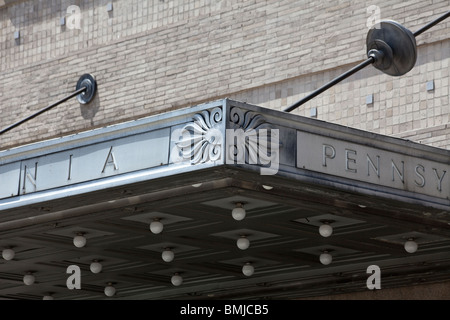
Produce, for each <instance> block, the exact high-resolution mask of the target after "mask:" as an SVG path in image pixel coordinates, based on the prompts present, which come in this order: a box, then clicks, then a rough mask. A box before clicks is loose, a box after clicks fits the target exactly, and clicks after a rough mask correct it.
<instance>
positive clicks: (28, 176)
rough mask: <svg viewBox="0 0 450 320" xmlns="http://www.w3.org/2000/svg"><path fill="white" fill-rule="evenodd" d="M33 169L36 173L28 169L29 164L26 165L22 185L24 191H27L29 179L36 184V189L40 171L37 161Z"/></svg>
mask: <svg viewBox="0 0 450 320" xmlns="http://www.w3.org/2000/svg"><path fill="white" fill-rule="evenodd" d="M33 171H34V174H33V173H32V172H30V171H29V170H28V167H27V166H25V168H24V175H23V186H22V191H23V192H26V189H27V181H29V182H31V184H32V185H33V186H34V189H36V180H37V171H38V163H37V162H36V163H35V165H34V170H33Z"/></svg>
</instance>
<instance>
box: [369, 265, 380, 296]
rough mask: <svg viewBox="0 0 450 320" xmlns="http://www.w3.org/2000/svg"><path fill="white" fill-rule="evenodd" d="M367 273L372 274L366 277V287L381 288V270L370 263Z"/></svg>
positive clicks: (371, 288)
mask: <svg viewBox="0 0 450 320" xmlns="http://www.w3.org/2000/svg"><path fill="white" fill-rule="evenodd" d="M367 273H372V275H371V276H370V277H369V278H367V282H366V284H367V288H368V289H369V290H373V289H381V270H380V267H379V266H377V265H371V266H368V267H367Z"/></svg>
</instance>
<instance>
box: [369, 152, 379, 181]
mask: <svg viewBox="0 0 450 320" xmlns="http://www.w3.org/2000/svg"><path fill="white" fill-rule="evenodd" d="M370 167H372V169H373V170H374V171H375V173H376V174H377V177H378V178H379V177H380V156H378V155H377V165H376V166H375V164H374V163H373V161H372V159H371V158H370V156H369V155H367V176H370Z"/></svg>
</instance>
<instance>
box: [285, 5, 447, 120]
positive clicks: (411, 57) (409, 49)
mask: <svg viewBox="0 0 450 320" xmlns="http://www.w3.org/2000/svg"><path fill="white" fill-rule="evenodd" d="M449 16H450V11H448V12H446V13H445V14H443V15H442V16H440V17H439V18H437V19H435V20H433V21H432V22H430V23H428V24H426V25H425V26H423V27H422V28H420V29H419V30H417V31H416V32H414V33H412V32H411V31H409V30H408V29H406V28H405V27H403V26H402V25H400V24H398V23H397V22H395V21H384V22H383V21H382V22H381V23H380V28H372V29H371V30H370V31H369V33H368V35H367V40H366V42H367V49H368V52H367V56H368V58H367V59H366V60H364V61H363V62H361V63H360V64H358V65H356V66H355V67H353V68H352V69H350V70H349V71H347V72H345V73H343V74H342V75H340V76H338V77H336V78H334V79H333V80H331V81H330V82H328V83H327V84H325V85H323V86H322V87H320V88H318V89H316V90H315V91H313V92H312V93H310V94H309V95H307V96H306V97H304V98H302V99H301V100H299V101H297V102H295V103H294V104H292V105H291V106H289V107H287V108H286V109H284V110H283V111H286V112H291V111H292V110H294V109H296V108H298V107H299V106H301V105H302V104H304V103H306V102H307V101H309V100H311V99H312V98H314V97H316V96H317V95H319V94H321V93H322V92H324V91H326V90H327V89H329V88H331V87H332V86H334V85H335V84H337V83H339V82H341V81H342V80H344V79H346V78H348V77H349V76H351V75H352V74H354V73H356V72H358V71H359V70H361V69H363V68H365V67H367V66H368V65H370V64H373V65H374V66H375V68H377V69H379V70H381V71H383V72H384V73H387V74H389V75H392V76H401V75H403V74H405V73H407V72H408V71H410V70H411V69H412V67H414V64H415V62H416V57H417V52H416V50H417V48H416V41H415V37H417V36H418V35H420V34H422V33H423V32H425V31H427V30H428V29H430V28H431V27H433V26H435V25H436V24H438V23H439V22H441V21H443V20H445V19H447V18H448V17H449Z"/></svg>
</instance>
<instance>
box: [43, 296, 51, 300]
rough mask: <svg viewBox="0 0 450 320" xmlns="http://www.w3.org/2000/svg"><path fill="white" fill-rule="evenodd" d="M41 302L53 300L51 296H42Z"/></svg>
mask: <svg viewBox="0 0 450 320" xmlns="http://www.w3.org/2000/svg"><path fill="white" fill-rule="evenodd" d="M42 300H54V298H53V297H52V296H43V297H42Z"/></svg>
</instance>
